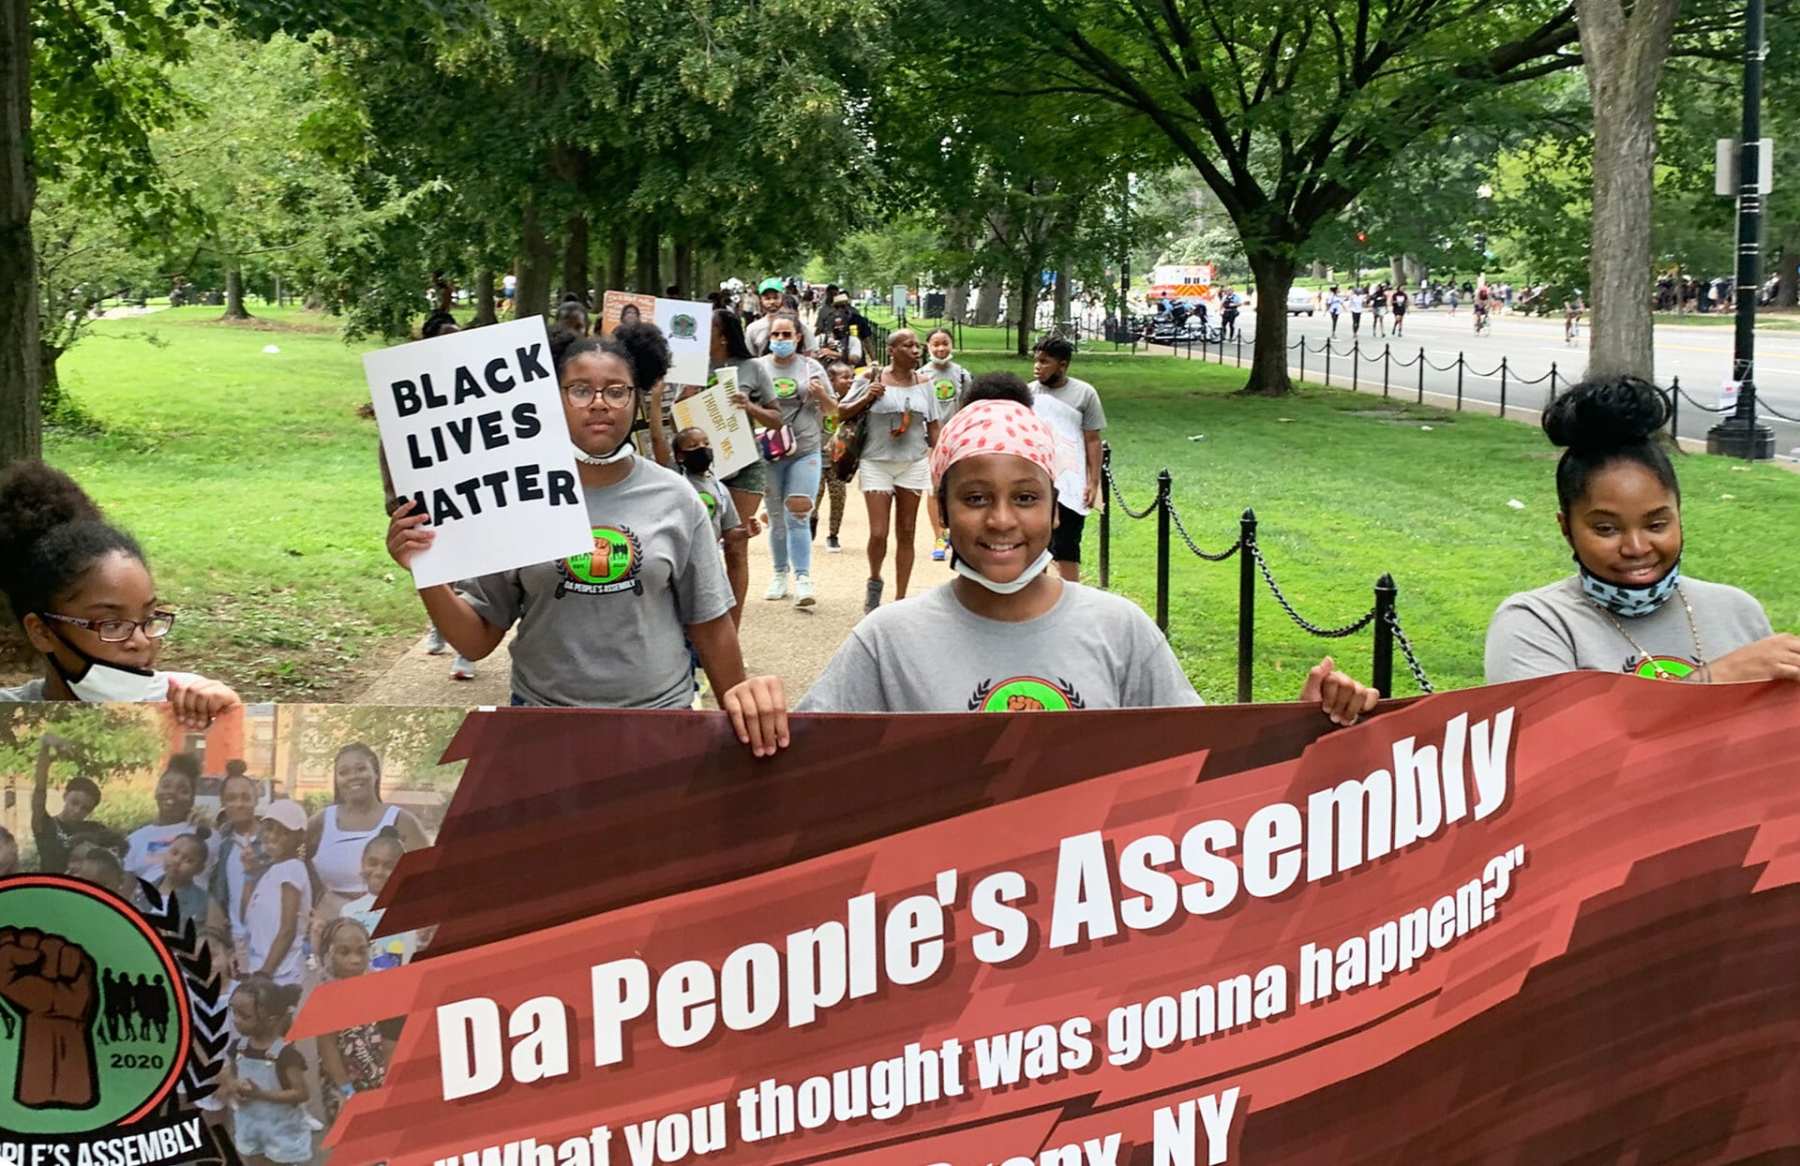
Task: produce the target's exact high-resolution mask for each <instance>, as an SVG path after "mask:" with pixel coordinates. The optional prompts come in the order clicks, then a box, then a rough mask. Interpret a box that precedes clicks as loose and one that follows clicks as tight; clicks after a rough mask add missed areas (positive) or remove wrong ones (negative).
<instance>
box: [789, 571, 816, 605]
mask: <svg viewBox="0 0 1800 1166" xmlns="http://www.w3.org/2000/svg"><path fill="white" fill-rule="evenodd" d="M817 602H818V600H816V599H814V598H813V584H812V576H811V575H805V574H800V575H795V576H794V606H795V607H811V606H812V605H813V604H815V603H817Z"/></svg>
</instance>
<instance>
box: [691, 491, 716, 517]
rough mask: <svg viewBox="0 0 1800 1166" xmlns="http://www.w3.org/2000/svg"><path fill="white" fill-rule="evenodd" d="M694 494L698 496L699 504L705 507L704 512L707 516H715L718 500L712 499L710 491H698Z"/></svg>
mask: <svg viewBox="0 0 1800 1166" xmlns="http://www.w3.org/2000/svg"><path fill="white" fill-rule="evenodd" d="M695 492H696V493H698V494H699V495H700V502H701V504H702V505H704V506H705V507H706V512H707V513H708V514H717V513H718V512H719V500H718V499H717V498H714V497H713V493H712V491H711V490H698V491H695Z"/></svg>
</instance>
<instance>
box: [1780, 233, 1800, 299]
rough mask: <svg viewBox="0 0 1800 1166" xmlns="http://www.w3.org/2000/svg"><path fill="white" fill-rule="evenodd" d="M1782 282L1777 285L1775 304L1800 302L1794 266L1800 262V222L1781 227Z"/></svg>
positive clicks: (1799, 290) (1799, 288)
mask: <svg viewBox="0 0 1800 1166" xmlns="http://www.w3.org/2000/svg"><path fill="white" fill-rule="evenodd" d="M1780 238H1781V263H1780V266H1779V268H1778V270H1779V271H1780V273H1781V275H1780V282H1779V283H1777V284H1776V285H1775V306H1776V307H1778V308H1792V307H1794V306H1796V304H1800V284H1797V283H1796V281H1795V278H1794V276H1795V270H1794V266H1795V264H1797V263H1800V223H1786V224H1783V226H1782V227H1781V234H1780Z"/></svg>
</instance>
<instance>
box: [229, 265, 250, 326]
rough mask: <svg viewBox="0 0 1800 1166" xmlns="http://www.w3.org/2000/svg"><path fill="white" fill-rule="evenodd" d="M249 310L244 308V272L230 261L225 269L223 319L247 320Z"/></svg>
mask: <svg viewBox="0 0 1800 1166" xmlns="http://www.w3.org/2000/svg"><path fill="white" fill-rule="evenodd" d="M249 318H250V309H249V308H246V307H245V306H244V272H243V269H242V268H240V267H239V266H238V265H237V260H235V259H234V260H232V261H231V263H230V264H229V265H228V266H227V267H226V268H225V319H227V320H248V319H249Z"/></svg>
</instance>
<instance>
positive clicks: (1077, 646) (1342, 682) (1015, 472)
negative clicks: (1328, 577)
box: [796, 373, 1377, 725]
mask: <svg viewBox="0 0 1800 1166" xmlns="http://www.w3.org/2000/svg"><path fill="white" fill-rule="evenodd" d="M1055 461H1056V441H1055V438H1054V437H1053V436H1052V435H1051V432H1050V429H1049V426H1047V425H1046V424H1045V423H1044V421H1043V420H1042V419H1041V418H1039V417H1038V415H1037V414H1036V413H1035V412H1033V409H1032V398H1031V393H1030V391H1029V390H1028V389H1027V388H1026V387H1025V385H1024V384H1023V383H1022V382H1021V381H1020V380H1019V378H1018V377H1016V376H1013V375H1012V374H1010V373H989V374H987V375H986V376H983V377H981V378H979V379H977V380H976V382H975V383H974V384H973V385H971V386H970V387H969V389H968V390H967V391H966V392H965V393H964V394H963V398H962V406H961V408H960V409H959V410H958V411H957V414H956V416H955V417H954V418H953V419H952V420H951V421H950V423H949V424H948V425H946V426H944V428H943V431H942V433H941V434H940V437H939V440H938V442H937V444H936V445H935V446H934V447H933V449H932V452H931V478H932V483H933V485H934V487H935V489H936V499H937V503H938V505H939V506H941V507H942V508H943V512H944V514H943V516H944V522H945V526H946V528H947V529H948V532H949V540H950V550H951V561H952V566H953V569H954V570H955V571H956V573H957V575H958V578H956V579H954V580H952V581H951V582H949V583H947V584H945V585H944V586H942V587H938V588H936V589H934V590H932V591H930V592H927V593H926V594H924V595H920V596H916V597H914V598H911V599H903V600H900V601H899V602H897V603H894V604H891V605H888V606H886V607H880V608H877V609H876V610H875V611H874V612H873V613H871V614H870V615H868V616H867V617H865V618H864V619H863V621H862V622H861V623H859V624H857V625H856V627H855V629H854V630H853V631H852V632H851V633H850V638H849V639H848V640H846V641H845V642H844V644H843V646H842V647H841V648H839V649H838V651H837V654H836V655H835V656H833V657H832V658H831V662H830V663H829V664H827V665H826V666H825V671H824V673H823V674H822V675H821V676H820V677H819V680H818V682H817V683H816V684H814V685H813V687H812V690H811V691H810V692H808V693H807V694H806V697H805V699H803V700H802V701H801V702H800V703H799V705H798V706H796V707H797V709H798V710H800V711H812V712H1025V711H1031V712H1038V711H1060V710H1067V709H1082V708H1153V707H1162V706H1179V705H1197V704H1199V703H1201V702H1200V697H1199V695H1198V694H1196V693H1195V692H1194V687H1193V685H1192V684H1190V683H1189V682H1188V679H1187V677H1186V676H1185V675H1184V674H1183V673H1182V670H1181V665H1180V664H1179V663H1178V662H1177V661H1176V659H1175V654H1174V653H1173V652H1172V651H1170V650H1169V642H1168V640H1166V639H1165V638H1164V637H1163V635H1162V633H1161V632H1159V631H1158V630H1157V628H1156V625H1155V624H1154V623H1153V622H1151V620H1150V617H1149V616H1147V615H1145V614H1144V613H1143V610H1142V609H1141V608H1139V607H1138V606H1137V605H1136V604H1134V603H1132V602H1131V601H1130V600H1128V599H1124V598H1122V597H1120V596H1117V595H1111V594H1108V593H1107V592H1105V591H1095V590H1092V589H1090V588H1087V587H1083V586H1082V585H1081V584H1079V583H1072V582H1068V581H1066V580H1064V579H1063V578H1062V576H1061V575H1060V574H1059V573H1058V572H1056V571H1053V570H1051V569H1050V565H1051V554H1050V535H1051V529H1052V527H1053V526H1054V525H1055V523H1056V490H1055V486H1054V485H1053V482H1052V477H1053V474H1054V472H1055ZM1300 699H1301V700H1302V701H1305V702H1308V703H1317V704H1318V705H1319V707H1320V709H1321V710H1322V711H1323V712H1324V713H1325V715H1327V716H1328V717H1330V718H1331V719H1332V721H1334V722H1335V723H1337V724H1340V725H1347V724H1351V723H1354V722H1355V721H1356V720H1357V718H1358V717H1360V716H1361V715H1362V714H1363V713H1366V712H1368V711H1369V710H1370V709H1373V708H1374V707H1375V702H1376V700H1377V693H1376V692H1375V690H1374V689H1372V688H1369V687H1367V686H1366V685H1362V684H1358V683H1357V682H1356V681H1355V680H1352V679H1351V678H1350V677H1349V676H1346V675H1345V674H1344V673H1342V672H1339V671H1337V669H1336V668H1335V667H1334V666H1333V665H1332V662H1331V658H1330V657H1326V658H1325V659H1324V660H1322V661H1320V662H1319V664H1318V666H1317V667H1315V668H1314V669H1313V670H1312V671H1311V672H1310V673H1309V674H1308V675H1307V677H1306V681H1305V684H1304V686H1303V687H1302V689H1301V694H1300Z"/></svg>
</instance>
